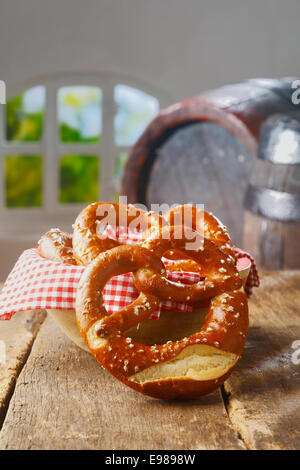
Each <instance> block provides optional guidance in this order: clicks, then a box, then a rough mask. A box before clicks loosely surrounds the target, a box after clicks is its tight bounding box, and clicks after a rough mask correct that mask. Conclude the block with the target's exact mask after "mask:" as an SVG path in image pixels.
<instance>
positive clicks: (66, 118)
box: [0, 77, 159, 234]
mask: <svg viewBox="0 0 300 470" xmlns="http://www.w3.org/2000/svg"><path fill="white" fill-rule="evenodd" d="M158 110H159V101H158V99H157V98H156V97H154V96H152V94H148V93H146V92H145V91H142V90H140V89H138V88H136V87H134V86H130V85H129V84H124V83H118V80H115V79H112V78H110V79H109V78H107V77H105V78H101V77H100V78H99V77H79V78H76V79H75V78H72V79H68V78H60V79H53V80H50V81H48V82H46V83H43V84H38V85H36V86H34V87H31V88H29V89H27V90H25V91H23V92H22V93H20V94H18V95H17V96H15V97H13V98H11V99H9V100H8V101H7V105H6V106H1V107H0V128H1V129H0V131H1V132H0V177H1V179H0V190H1V191H0V215H1V224H0V233H1V234H2V233H3V232H6V231H7V232H8V233H9V232H11V231H12V230H16V229H17V230H18V232H19V233H20V234H21V233H32V231H38V232H40V231H41V230H43V226H45V229H47V227H49V226H50V225H52V224H59V223H61V224H62V226H64V225H66V223H69V221H71V220H74V219H73V217H74V216H75V215H76V214H77V213H78V211H79V210H80V208H81V207H82V206H84V205H86V204H88V203H90V202H93V201H97V200H114V199H116V198H117V196H118V192H119V184H120V180H121V178H122V173H123V168H124V166H125V164H126V161H127V158H128V154H129V151H130V148H131V146H132V145H134V143H135V142H136V140H137V139H138V138H139V136H140V135H141V134H142V132H143V131H144V129H145V128H146V126H147V125H148V124H149V122H150V121H151V120H152V119H153V118H154V117H155V115H156V114H157V113H158Z"/></svg>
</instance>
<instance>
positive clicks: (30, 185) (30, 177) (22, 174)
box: [5, 155, 43, 207]
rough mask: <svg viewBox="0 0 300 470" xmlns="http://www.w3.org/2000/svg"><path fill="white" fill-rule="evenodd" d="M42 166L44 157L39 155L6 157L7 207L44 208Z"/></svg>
mask: <svg viewBox="0 0 300 470" xmlns="http://www.w3.org/2000/svg"><path fill="white" fill-rule="evenodd" d="M42 166H43V162H42V157H41V156H39V155H7V156H6V157H5V187H6V191H5V195H6V206H7V207H40V206H42V200H43V197H42V178H43V176H42V172H43V168H42Z"/></svg>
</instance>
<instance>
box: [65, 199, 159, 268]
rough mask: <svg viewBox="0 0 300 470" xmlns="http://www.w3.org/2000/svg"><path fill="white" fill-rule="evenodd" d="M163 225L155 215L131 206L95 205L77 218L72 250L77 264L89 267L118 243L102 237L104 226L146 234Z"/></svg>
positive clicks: (87, 208)
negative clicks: (123, 228) (154, 227)
mask: <svg viewBox="0 0 300 470" xmlns="http://www.w3.org/2000/svg"><path fill="white" fill-rule="evenodd" d="M164 223H165V221H164V219H163V218H162V217H160V216H159V215H158V214H156V213H154V212H146V211H144V210H143V209H139V208H137V207H135V206H133V205H132V204H129V205H124V204H117V203H112V202H97V203H93V204H91V205H89V206H88V207H86V208H85V209H83V211H81V213H80V214H79V216H78V217H77V219H76V221H75V224H74V232H73V250H74V256H75V258H76V259H77V261H78V264H83V265H88V264H90V263H91V262H92V261H93V260H94V259H95V258H97V256H98V255H99V254H100V253H103V252H104V251H106V250H110V249H111V248H114V247H116V246H119V245H120V243H119V242H118V241H117V240H114V239H113V238H110V237H108V236H107V235H106V234H105V228H106V226H113V227H116V228H118V227H120V226H124V227H128V228H129V229H131V230H132V229H137V230H138V231H140V232H147V231H148V230H150V228H151V227H153V226H160V225H163V224H164Z"/></svg>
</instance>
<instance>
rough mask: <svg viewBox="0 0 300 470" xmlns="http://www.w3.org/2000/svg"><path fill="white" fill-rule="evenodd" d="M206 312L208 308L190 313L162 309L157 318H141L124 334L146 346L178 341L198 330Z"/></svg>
mask: <svg viewBox="0 0 300 470" xmlns="http://www.w3.org/2000/svg"><path fill="white" fill-rule="evenodd" d="M207 313H208V308H199V309H197V310H196V309H194V310H193V312H192V313H184V312H178V311H173V310H171V311H167V310H164V311H162V312H161V313H160V318H159V320H152V319H147V320H143V321H142V322H141V323H139V324H138V325H137V326H134V327H132V328H130V329H129V330H127V331H126V332H125V333H124V335H125V336H129V337H130V338H132V339H133V341H136V342H137V343H139V344H144V345H146V346H154V345H155V344H165V343H167V341H178V340H180V339H183V338H186V337H187V336H190V335H192V334H194V333H196V332H197V331H199V330H200V329H201V328H202V326H203V324H204V321H205V317H206V315H207Z"/></svg>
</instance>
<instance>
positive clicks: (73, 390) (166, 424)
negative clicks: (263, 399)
mask: <svg viewBox="0 0 300 470" xmlns="http://www.w3.org/2000/svg"><path fill="white" fill-rule="evenodd" d="M0 448H1V449H242V448H243V444H242V443H241V441H240V440H239V439H238V437H237V434H236V433H235V432H234V431H233V429H232V428H231V426H230V424H229V419H228V417H227V416H226V411H225V408H224V406H223V401H222V398H221V395H220V393H219V392H216V393H214V394H212V395H209V396H207V397H203V398H202V399H199V400H197V401H194V402H167V401H162V400H155V399H151V398H149V397H146V396H143V395H140V394H138V393H136V392H134V391H133V390H131V389H129V388H127V387H125V386H124V385H123V384H122V383H120V382H118V381H117V380H115V379H114V378H113V377H111V376H110V375H109V374H108V373H107V372H106V371H104V370H103V369H101V368H100V366H99V364H98V363H97V362H96V361H95V359H94V358H93V357H92V356H91V355H90V354H89V353H86V352H84V351H82V350H80V349H79V348H78V347H77V346H75V345H74V344H73V343H71V342H70V340H68V339H67V338H66V337H65V336H64V334H63V333H61V332H60V330H59V329H58V327H57V326H56V325H55V324H54V323H53V321H52V320H50V319H47V320H46V322H45V324H44V325H43V327H42V328H41V330H40V332H39V334H38V337H37V339H36V341H35V343H34V346H33V348H32V351H31V354H30V357H29V359H28V361H27V363H26V366H25V367H24V369H23V371H22V373H21V375H20V377H19V379H18V383H17V386H16V390H15V393H14V396H13V398H12V400H11V403H10V406H9V410H8V414H7V417H6V420H5V423H4V426H3V429H2V432H1V435H0Z"/></svg>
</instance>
